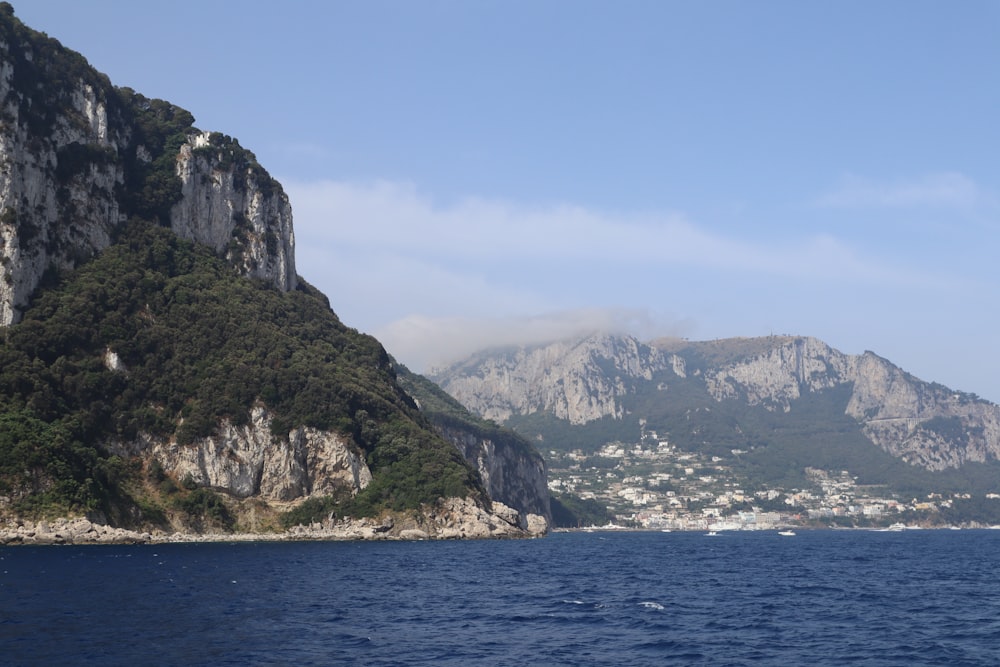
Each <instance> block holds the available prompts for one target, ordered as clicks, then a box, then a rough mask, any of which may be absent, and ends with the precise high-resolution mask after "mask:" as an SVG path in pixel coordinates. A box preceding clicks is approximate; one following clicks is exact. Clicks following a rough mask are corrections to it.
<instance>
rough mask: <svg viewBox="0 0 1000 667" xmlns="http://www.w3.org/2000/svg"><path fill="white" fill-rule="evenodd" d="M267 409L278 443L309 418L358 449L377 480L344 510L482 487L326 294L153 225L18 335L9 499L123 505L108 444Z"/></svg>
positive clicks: (0, 440)
mask: <svg viewBox="0 0 1000 667" xmlns="http://www.w3.org/2000/svg"><path fill="white" fill-rule="evenodd" d="M112 355H116V357H117V360H118V364H120V365H119V366H118V370H112V368H113V367H115V364H112V363H109V361H108V360H109V359H110V358H111V357H112ZM255 404H263V405H265V406H266V407H267V408H268V410H269V412H270V414H271V415H272V416H273V422H272V431H273V433H274V435H276V436H278V437H287V434H288V432H289V430H291V429H292V428H295V427H298V426H312V427H315V428H318V429H324V430H331V431H335V432H337V433H339V434H341V435H343V436H346V437H348V438H350V439H351V440H352V441H353V442H355V443H356V444H357V445H358V446H359V447H360V449H361V450H362V451H363V452H364V454H365V456H366V459H367V463H368V465H369V467H370V468H371V470H372V474H373V477H374V480H373V482H372V483H371V484H370V485H369V486H368V487H367V488H366V489H365V490H364V491H362V492H361V493H360V494H359V495H358V496H357V497H356V498H354V499H352V500H350V501H348V502H346V503H344V504H341V505H340V506H339V507H340V511H341V512H343V513H355V514H366V513H372V512H376V511H378V510H379V509H381V508H385V507H390V508H394V509H404V508H410V507H416V506H418V505H419V504H420V503H423V502H431V501H434V500H435V499H437V498H438V497H441V496H468V495H478V496H480V497H483V494H484V492H483V490H482V488H481V485H480V483H479V481H478V477H477V476H476V475H475V473H474V472H473V471H471V470H470V469H469V468H468V466H467V465H466V464H465V461H464V460H463V459H462V457H461V455H460V454H459V453H458V452H457V451H456V450H455V448H454V447H452V446H451V445H450V444H448V443H447V442H445V441H444V440H442V439H441V438H440V437H439V436H437V435H436V434H435V433H434V431H433V429H432V428H431V427H430V425H429V424H428V423H427V422H426V421H425V419H424V417H423V416H422V415H421V414H420V412H419V410H417V408H416V406H415V405H414V404H413V402H412V400H411V399H410V398H409V397H408V396H407V395H406V394H405V393H404V392H403V391H402V390H401V389H400V388H399V387H398V386H397V384H396V381H395V373H394V370H393V368H392V364H391V363H390V359H389V357H388V355H387V354H386V353H385V351H384V350H383V349H382V347H381V345H380V344H379V343H378V342H377V341H376V340H375V339H373V338H371V337H369V336H365V335H362V334H359V333H358V332H356V331H354V330H353V329H350V328H348V327H346V326H344V325H343V324H342V323H341V322H340V321H339V320H338V319H337V317H336V315H335V314H334V313H333V312H332V311H331V310H330V307H329V304H328V303H327V301H326V299H325V297H323V296H322V295H321V294H319V293H318V292H317V291H316V290H315V289H313V288H311V287H309V286H308V285H305V284H303V286H302V287H301V288H300V289H299V290H296V291H294V292H290V293H281V292H278V291H277V290H274V289H270V288H268V287H267V286H265V285H264V284H262V283H259V282H257V281H254V280H250V279H247V278H244V277H240V276H238V275H236V274H235V271H234V270H233V269H232V268H231V267H229V266H228V265H227V264H226V263H225V262H223V261H222V260H220V259H218V258H217V257H215V256H214V255H213V253H212V252H211V250H209V249H207V248H205V247H202V246H199V245H197V244H193V243H190V242H186V241H183V240H181V239H179V238H178V237H176V236H175V235H174V234H173V233H171V232H170V231H168V230H165V229H162V228H158V227H156V226H154V225H150V224H147V223H141V222H136V223H130V224H127V225H125V226H124V227H123V229H122V231H121V234H120V238H119V239H118V241H117V243H116V244H115V245H113V246H112V247H111V248H109V249H108V250H106V251H104V252H103V253H102V254H101V255H100V256H98V257H97V258H96V259H95V260H93V261H91V262H90V263H88V264H86V265H85V266H83V267H81V268H80V269H78V270H76V271H75V272H73V273H71V274H69V275H67V276H65V277H63V278H62V279H60V280H52V281H50V284H49V285H48V287H47V288H45V289H43V290H41V291H40V292H39V293H38V294H37V295H36V298H35V300H34V302H33V304H32V306H31V307H30V308H29V309H28V311H27V312H26V313H25V316H24V319H23V320H22V322H21V323H19V324H17V325H13V326H11V327H9V328H8V329H7V330H6V331H5V335H4V340H3V343H2V345H0V461H2V467H0V494H3V495H7V496H8V497H10V498H11V499H12V502H13V504H14V508H15V509H17V510H19V511H32V510H40V509H43V506H44V508H48V509H49V510H51V511H61V510H69V511H87V510H93V509H102V510H104V511H105V512H110V511H111V510H113V509H114V506H115V504H116V503H119V504H120V501H122V500H123V499H122V497H121V496H122V488H123V487H122V485H121V483H120V482H121V479H120V477H121V475H124V474H125V471H126V469H127V466H125V465H124V464H123V462H121V461H117V459H116V457H110V458H109V457H107V456H106V455H105V454H104V452H103V450H102V449H101V447H100V446H99V443H102V442H107V441H108V440H111V439H115V440H122V441H129V440H132V439H134V438H136V436H137V435H139V434H140V433H146V434H151V435H153V436H157V437H162V438H169V437H174V438H176V440H177V441H178V442H179V443H189V442H191V441H193V440H194V439H195V438H198V437H201V436H206V435H209V434H211V433H212V432H213V430H214V429H215V427H216V425H217V423H218V422H219V420H220V419H228V420H230V421H231V422H233V423H235V424H242V423H245V422H246V421H247V419H248V416H249V410H250V408H251V407H252V406H254V405H255ZM116 475H117V476H116ZM125 500H127V499H125Z"/></svg>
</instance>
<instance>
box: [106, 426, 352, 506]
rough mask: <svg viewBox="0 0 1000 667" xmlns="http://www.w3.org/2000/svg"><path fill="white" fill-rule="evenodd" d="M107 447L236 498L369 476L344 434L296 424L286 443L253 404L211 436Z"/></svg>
mask: <svg viewBox="0 0 1000 667" xmlns="http://www.w3.org/2000/svg"><path fill="white" fill-rule="evenodd" d="M108 449H109V450H111V451H113V452H116V453H119V454H124V455H138V456H140V457H142V458H145V459H150V460H151V459H156V460H157V461H159V462H160V464H161V465H162V466H163V469H164V470H165V471H166V472H168V473H170V474H171V475H173V476H174V477H176V478H177V479H184V478H186V477H190V478H191V479H192V480H193V481H194V482H195V483H197V484H198V485H199V486H207V487H211V488H214V489H218V490H221V491H226V492H227V493H230V494H232V495H233V496H235V497H237V498H248V497H250V496H259V497H261V498H264V499H267V500H294V499H296V498H300V497H303V496H310V495H316V496H325V495H330V494H333V493H336V492H338V491H343V490H345V489H346V490H348V491H350V492H351V494H352V495H353V494H356V493H357V492H358V491H360V490H361V489H363V488H365V487H366V486H368V484H369V483H370V482H371V480H372V475H371V471H370V470H369V469H368V466H367V464H366V463H365V461H364V457H363V456H362V455H361V453H360V452H358V451H357V450H356V449H355V448H354V447H353V446H352V445H351V444H350V443H349V442H347V441H345V440H344V439H343V438H341V437H339V436H337V435H335V434H333V433H327V432H324V431H318V430H316V429H313V428H307V427H300V428H296V429H294V430H293V431H292V432H291V433H290V434H289V436H288V442H287V443H286V442H284V441H283V440H282V439H281V438H278V437H275V436H274V435H272V433H271V418H270V416H269V415H268V414H267V411H266V410H265V409H264V408H261V407H257V408H254V409H253V411H252V412H251V419H250V421H249V423H248V424H246V425H245V426H234V425H232V424H231V423H228V422H224V423H222V424H221V425H220V426H219V429H218V432H217V434H216V435H214V436H212V437H209V438H202V439H200V440H197V441H196V442H194V443H192V444H190V445H179V444H177V443H176V442H175V441H172V440H171V441H161V440H153V439H151V438H149V437H145V438H140V439H139V440H138V441H133V442H127V443H109V444H108Z"/></svg>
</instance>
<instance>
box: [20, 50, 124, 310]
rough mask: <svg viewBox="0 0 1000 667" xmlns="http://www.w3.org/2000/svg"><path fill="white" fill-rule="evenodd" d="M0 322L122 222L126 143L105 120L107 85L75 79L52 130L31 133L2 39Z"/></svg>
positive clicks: (27, 104) (116, 121) (28, 111)
mask: <svg viewBox="0 0 1000 667" xmlns="http://www.w3.org/2000/svg"><path fill="white" fill-rule="evenodd" d="M0 58H2V62H0V100H3V109H2V114H3V119H4V122H3V123H2V124H0V326H6V325H8V324H11V323H13V322H16V321H17V320H18V319H19V317H20V313H19V310H18V309H19V308H21V307H23V306H24V305H25V304H26V303H27V301H28V298H29V297H30V296H31V293H32V292H33V291H34V289H35V287H37V285H38V283H39V281H40V280H41V277H42V274H43V273H45V271H46V269H48V268H49V267H55V268H60V269H62V268H69V267H72V266H75V265H76V263H77V262H78V261H79V260H81V259H85V258H88V257H92V256H93V255H94V254H96V253H97V252H98V251H100V250H101V249H103V248H106V247H107V246H108V245H109V244H110V242H111V233H112V231H113V230H114V228H115V227H116V226H117V225H118V224H119V222H120V219H121V213H120V207H119V202H118V199H117V197H116V192H115V189H116V186H118V185H120V184H121V183H122V181H123V175H124V167H123V165H122V163H121V162H120V161H118V160H117V159H116V158H117V156H118V154H119V151H120V150H121V147H122V146H123V144H124V143H125V142H127V133H126V132H125V128H124V127H123V126H122V123H121V120H120V118H113V119H109V117H108V106H107V104H106V102H105V100H106V94H107V91H106V90H100V89H97V88H95V87H94V86H92V85H90V84H88V83H85V82H83V81H77V82H76V84H75V86H74V88H73V90H72V92H71V93H70V94H69V95H68V96H67V97H68V99H66V100H65V103H66V106H65V111H64V113H62V114H59V115H57V116H55V118H54V119H52V127H51V131H49V132H46V133H39V132H37V131H35V127H36V126H37V122H35V120H34V114H36V113H37V111H36V110H34V109H32V106H33V105H34V104H38V103H40V102H41V101H39V100H31V99H26V98H25V97H24V96H23V95H22V94H21V93H19V92H18V91H17V90H15V89H14V87H13V83H14V80H15V76H16V75H17V72H16V71H15V70H16V67H17V63H16V62H15V60H16V59H15V57H14V56H13V55H12V53H11V45H10V44H7V43H0Z"/></svg>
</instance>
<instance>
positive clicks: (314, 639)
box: [0, 531, 1000, 667]
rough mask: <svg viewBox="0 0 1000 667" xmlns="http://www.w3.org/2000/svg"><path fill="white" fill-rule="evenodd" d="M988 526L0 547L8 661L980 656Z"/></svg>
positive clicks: (987, 604) (997, 640)
mask: <svg viewBox="0 0 1000 667" xmlns="http://www.w3.org/2000/svg"><path fill="white" fill-rule="evenodd" d="M998 565H1000V531H909V532H904V533H876V532H854V531H816V532H805V531H802V532H800V533H799V534H798V535H797V536H795V537H781V536H778V535H777V534H775V533H732V534H722V535H720V536H718V537H707V536H705V535H703V534H696V533H669V534H666V533H627V534H622V533H577V534H557V535H552V536H550V537H547V538H545V539H541V540H529V541H501V542H493V541H489V542H410V543H399V542H379V543H256V544H182V545H180V544H179V545H156V546H149V545H147V546H130V547H97V546H91V547H16V548H0V662H2V663H3V664H7V665H29V664H30V665H35V664H40V665H58V664H67V665H87V664H92V665H97V664H100V665H113V664H122V665H125V664H129V665H133V664H162V665H781V666H782V667H784V666H787V665H901V666H902V665H906V666H912V665H953V666H955V665H997V664H1000V582H998V578H997V569H998V568H997V566H998Z"/></svg>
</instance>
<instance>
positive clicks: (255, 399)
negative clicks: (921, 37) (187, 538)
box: [0, 3, 524, 537]
mask: <svg viewBox="0 0 1000 667" xmlns="http://www.w3.org/2000/svg"><path fill="white" fill-rule="evenodd" d="M0 100H2V105H3V107H2V109H0V114H2V123H0V161H2V163H3V166H4V168H3V169H2V170H0V329H2V330H3V334H4V335H3V339H2V342H0V519H3V518H11V517H20V518H25V517H27V518H32V517H35V518H37V517H40V516H53V515H62V516H73V515H80V514H87V515H88V516H89V517H91V518H93V519H96V520H99V521H102V522H105V521H106V522H110V523H113V524H117V525H122V526H146V527H152V526H155V527H159V528H164V529H168V528H172V529H175V530H177V529H179V530H194V531H200V530H204V529H226V530H234V529H235V530H247V529H257V528H259V527H261V524H263V527H264V528H275V527H280V526H281V525H285V526H288V525H294V524H295V523H313V524H314V523H316V522H323V523H324V524H327V525H328V524H329V523H330V522H331V521H334V520H336V519H338V518H340V517H348V516H353V517H359V516H377V515H380V514H383V513H386V512H390V513H391V512H395V513H396V515H397V520H396V521H395V523H394V520H393V519H392V518H384V520H383V522H382V523H375V524H372V526H374V528H372V527H371V526H369V528H368V529H367V530H368V531H369V532H372V531H374V532H378V533H379V534H383V535H385V534H390V533H393V532H396V533H405V532H406V531H407V530H411V531H413V530H416V533H414V534H419V535H429V536H432V537H433V536H447V537H462V536H502V535H522V534H524V532H523V531H521V530H520V529H519V528H518V527H517V523H518V521H519V519H518V517H517V513H516V512H514V511H512V510H510V509H509V508H506V507H504V506H502V505H501V504H499V503H496V502H492V500H491V498H490V497H489V494H488V493H487V491H486V488H485V487H484V485H483V481H482V479H481V478H480V476H479V473H478V471H477V469H476V467H474V466H478V465H479V460H478V459H477V460H475V461H474V462H473V463H472V464H471V465H470V464H469V463H468V462H467V461H465V459H464V458H463V456H462V452H461V451H459V449H458V448H456V447H455V445H454V444H453V443H451V442H449V441H448V440H446V439H444V438H443V437H442V436H441V435H440V434H439V432H438V431H437V430H435V428H434V427H433V426H432V425H431V423H430V422H429V421H428V420H427V418H426V417H425V416H424V415H423V414H422V413H421V412H420V411H419V410H418V409H417V407H416V405H415V403H414V402H413V400H412V399H411V398H410V397H409V396H408V395H407V394H406V393H405V392H404V391H403V390H402V389H401V388H400V386H399V385H398V384H397V382H396V374H395V371H394V369H393V366H392V363H391V360H390V359H389V357H388V355H387V354H386V352H385V350H384V349H382V347H381V345H380V344H379V343H378V342H377V341H376V340H374V339H373V338H370V337H368V336H364V335H361V334H359V333H358V332H356V331H354V330H352V329H349V328H348V327H345V326H344V325H343V324H342V323H341V322H340V321H339V320H338V319H337V317H336V315H335V314H334V313H333V311H332V310H331V309H330V305H329V303H328V302H327V300H326V298H325V297H324V296H323V295H321V294H319V293H318V292H317V291H316V290H315V289H313V288H312V287H310V286H309V285H308V284H307V283H305V282H304V281H302V280H301V279H300V278H299V277H298V276H297V275H296V272H295V262H294V234H293V231H292V215H291V208H290V206H289V202H288V199H287V197H286V196H285V194H284V192H283V191H282V189H281V186H280V185H279V184H278V183H277V182H276V181H274V180H273V179H272V178H271V177H270V176H269V175H268V174H267V172H266V171H265V170H264V169H263V168H262V167H261V166H260V165H259V164H258V163H257V161H256V159H255V158H254V156H253V154H251V153H250V152H249V151H246V150H245V149H243V148H242V147H240V145H239V144H238V142H236V141H235V140H234V139H231V138H229V137H226V136H224V135H222V134H219V133H206V132H202V131H200V130H198V129H197V128H195V127H194V126H193V122H194V119H193V117H192V116H191V114H190V113H188V112H187V111H185V110H183V109H179V108H178V107H175V106H173V105H171V104H170V103H168V102H164V101H162V100H150V99H147V98H145V97H143V96H142V95H140V94H138V93H135V92H134V91H132V90H130V89H119V88H115V87H113V86H112V85H111V84H110V82H109V81H108V80H107V78H106V77H104V76H103V75H101V74H100V73H98V72H95V71H94V70H92V69H91V68H90V67H89V66H88V65H87V62H86V61H85V60H84V59H83V58H82V57H81V56H80V55H79V54H76V53H73V52H71V51H68V50H66V49H63V48H62V47H61V45H60V44H59V43H58V42H56V41H55V40H53V39H50V38H48V37H47V36H45V35H43V34H40V33H37V32H35V31H32V30H31V29H30V28H27V27H26V26H24V25H23V24H21V23H20V22H19V21H18V20H17V19H16V18H14V16H13V9H12V8H11V6H10V5H9V4H8V3H0ZM491 474H492V475H493V476H494V477H503V476H505V475H506V476H508V477H512V476H513V475H516V474H517V471H515V470H510V471H507V470H505V469H502V467H501V468H500V469H499V470H494V471H491ZM508 481H509V482H510V484H509V485H512V484H513V483H514V480H508ZM286 510H288V511H287V512H286ZM399 513H402V514H399Z"/></svg>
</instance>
